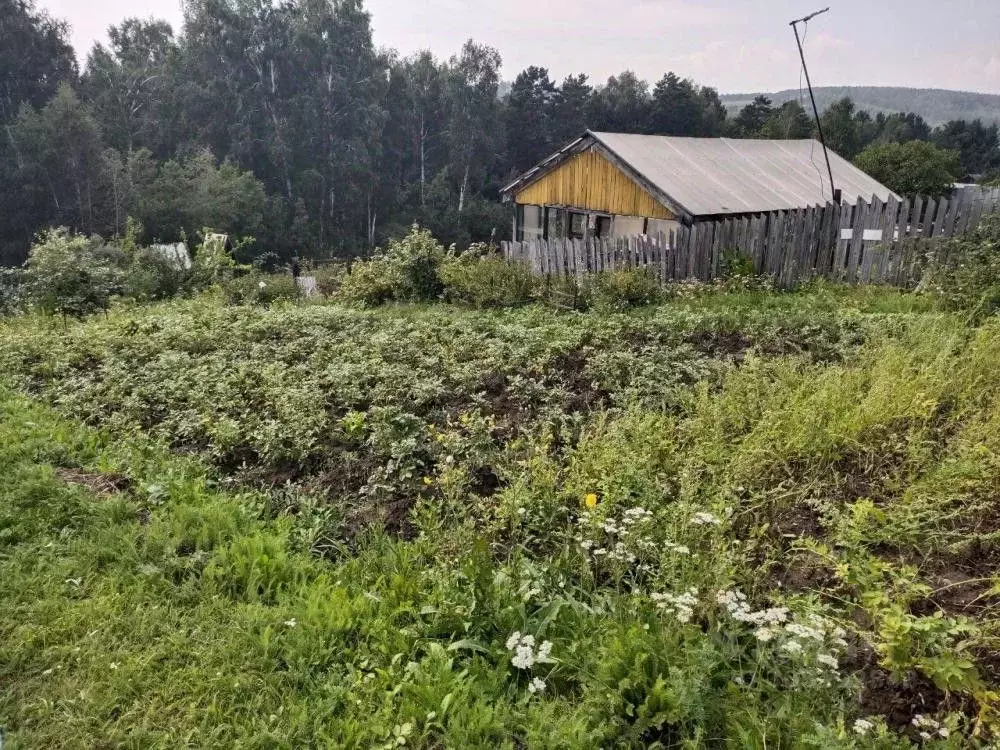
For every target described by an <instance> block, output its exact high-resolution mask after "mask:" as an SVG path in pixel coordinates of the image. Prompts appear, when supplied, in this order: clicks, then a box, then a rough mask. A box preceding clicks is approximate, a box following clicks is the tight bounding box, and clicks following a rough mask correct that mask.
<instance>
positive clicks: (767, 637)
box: [754, 628, 775, 643]
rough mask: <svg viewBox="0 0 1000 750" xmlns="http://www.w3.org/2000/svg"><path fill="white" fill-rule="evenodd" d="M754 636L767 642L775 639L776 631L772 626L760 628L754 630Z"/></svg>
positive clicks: (762, 641)
mask: <svg viewBox="0 0 1000 750" xmlns="http://www.w3.org/2000/svg"><path fill="white" fill-rule="evenodd" d="M754 636H756V638H757V640H758V641H760V642H761V643H767V642H768V641H771V640H773V639H774V636H775V632H774V631H773V630H771V629H770V628H758V629H757V630H756V631H754Z"/></svg>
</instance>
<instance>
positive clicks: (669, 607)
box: [650, 586, 698, 623]
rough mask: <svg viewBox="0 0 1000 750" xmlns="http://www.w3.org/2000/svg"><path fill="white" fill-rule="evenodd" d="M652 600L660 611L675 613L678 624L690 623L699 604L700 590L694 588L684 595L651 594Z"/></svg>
mask: <svg viewBox="0 0 1000 750" xmlns="http://www.w3.org/2000/svg"><path fill="white" fill-rule="evenodd" d="M650 598H651V599H652V600H653V601H654V602H656V606H657V607H659V608H660V609H662V610H664V611H666V612H671V613H673V615H674V617H676V618H677V621H678V622H681V623H688V622H691V618H692V617H693V616H694V607H695V605H696V604H697V603H698V589H697V588H696V587H694V586H692V587H691V588H690V589H688V590H687V591H685V592H684V593H683V594H651V595H650Z"/></svg>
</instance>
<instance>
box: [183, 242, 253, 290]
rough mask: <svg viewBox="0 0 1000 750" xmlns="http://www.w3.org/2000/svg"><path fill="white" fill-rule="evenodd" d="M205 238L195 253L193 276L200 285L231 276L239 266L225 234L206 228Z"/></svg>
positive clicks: (206, 284)
mask: <svg viewBox="0 0 1000 750" xmlns="http://www.w3.org/2000/svg"><path fill="white" fill-rule="evenodd" d="M202 236H203V237H204V239H203V240H202V242H201V244H200V245H199V246H198V248H197V249H196V250H195V253H194V269H193V277H194V279H195V281H196V283H197V284H198V285H199V286H208V285H211V284H214V283H217V282H219V281H223V280H225V279H228V278H231V277H232V275H233V274H234V273H235V272H236V271H238V270H245V269H241V268H240V267H239V264H237V262H236V259H235V258H234V257H233V254H232V253H231V252H230V250H229V248H227V247H226V240H225V235H220V234H218V233H216V232H213V231H212V230H210V229H208V228H205V229H204V230H203V231H202Z"/></svg>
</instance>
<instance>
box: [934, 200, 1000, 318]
mask: <svg viewBox="0 0 1000 750" xmlns="http://www.w3.org/2000/svg"><path fill="white" fill-rule="evenodd" d="M942 256H943V257H946V258H947V259H948V260H947V262H946V263H944V264H942V265H938V266H933V267H932V268H931V269H930V270H929V272H928V276H927V278H926V279H925V280H924V282H923V284H922V286H924V287H926V288H929V289H931V290H933V291H936V292H937V293H938V294H940V295H941V297H942V299H943V300H944V303H945V305H946V306H947V307H949V308H952V309H966V310H971V311H972V312H973V314H974V315H992V314H993V313H995V312H997V311H998V310H1000V213H997V214H993V215H991V216H988V217H986V218H985V219H984V220H983V222H982V223H981V224H980V225H979V226H978V227H977V228H976V230H975V231H973V232H971V233H970V234H968V235H966V236H964V237H960V238H955V239H952V240H950V241H949V242H948V244H947V245H946V246H945V247H944V248H942Z"/></svg>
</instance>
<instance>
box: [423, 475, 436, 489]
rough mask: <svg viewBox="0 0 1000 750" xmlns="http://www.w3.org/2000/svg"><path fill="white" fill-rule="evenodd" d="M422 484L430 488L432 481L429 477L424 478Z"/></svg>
mask: <svg viewBox="0 0 1000 750" xmlns="http://www.w3.org/2000/svg"><path fill="white" fill-rule="evenodd" d="M424 484H426V485H427V486H428V487H430V486H431V485H432V484H434V480H433V479H431V478H430V477H424Z"/></svg>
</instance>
